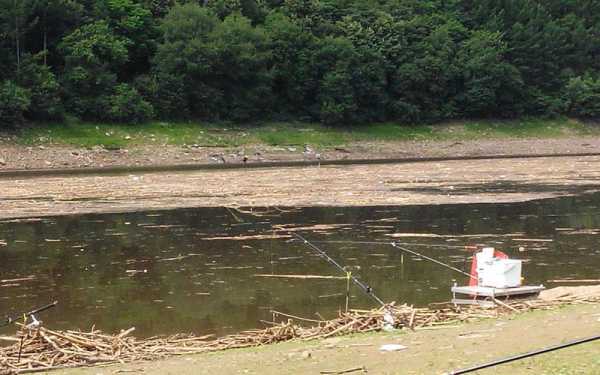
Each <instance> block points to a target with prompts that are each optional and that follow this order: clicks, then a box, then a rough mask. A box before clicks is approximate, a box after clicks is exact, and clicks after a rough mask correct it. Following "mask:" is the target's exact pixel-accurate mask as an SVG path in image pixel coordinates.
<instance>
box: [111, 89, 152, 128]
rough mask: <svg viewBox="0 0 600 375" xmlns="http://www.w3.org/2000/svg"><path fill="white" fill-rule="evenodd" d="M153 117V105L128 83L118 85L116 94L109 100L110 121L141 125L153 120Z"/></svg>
mask: <svg viewBox="0 0 600 375" xmlns="http://www.w3.org/2000/svg"><path fill="white" fill-rule="evenodd" d="M153 115H154V110H153V108H152V105H150V103H148V102H147V101H145V100H144V99H142V97H141V95H140V94H139V93H138V92H137V90H136V89H135V88H133V87H130V86H129V85H128V84H126V83H121V84H119V85H117V87H116V88H115V92H114V94H112V95H111V96H110V97H109V98H108V112H107V119H108V120H111V121H115V122H129V123H140V122H144V121H147V120H149V119H151V118H152V117H153Z"/></svg>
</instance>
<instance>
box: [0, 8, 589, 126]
mask: <svg viewBox="0 0 600 375" xmlns="http://www.w3.org/2000/svg"><path fill="white" fill-rule="evenodd" d="M0 9H3V12H0V81H2V82H4V81H12V82H15V83H16V84H17V85H19V86H20V87H22V88H25V89H27V90H28V92H29V95H30V101H31V103H30V105H29V107H28V109H27V111H25V113H24V115H25V118H26V119H34V120H48V119H53V118H59V117H60V116H61V115H62V114H63V113H66V114H68V115H69V114H70V115H76V116H78V117H81V118H84V119H89V120H110V121H142V119H145V118H148V116H152V117H156V118H161V119H181V118H188V119H189V118H192V119H205V120H225V121H239V122H256V121H264V120H269V119H284V120H302V121H319V122H322V123H325V124H329V125H332V124H335V125H338V124H344V125H348V124H358V123H369V122H373V121H376V122H377V121H401V122H403V123H410V124H413V123H415V124H423V123H430V122H437V121H445V120H451V119H455V118H480V117H515V116H530V115H533V116H560V115H566V114H569V115H574V116H581V117H596V116H597V112H598V109H597V108H596V107H597V104H596V95H597V82H598V77H599V76H600V59H599V58H598V56H600V32H598V30H599V28H600V5H599V4H598V2H597V1H590V0H551V1H540V0H450V1H448V0H208V1H198V0H19V1H14V0H0ZM31 56H36V58H35V59H34V60H35V61H34V60H32V59H31ZM127 103H128V104H127ZM128 105H131V106H133V107H134V108H133V109H132V108H130V107H129V106H128ZM149 108H152V109H153V110H149ZM119 110H122V111H123V113H122V114H118V113H117V111H119Z"/></svg>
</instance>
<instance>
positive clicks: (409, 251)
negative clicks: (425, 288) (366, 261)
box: [315, 241, 477, 279]
mask: <svg viewBox="0 0 600 375" xmlns="http://www.w3.org/2000/svg"><path fill="white" fill-rule="evenodd" d="M315 242H316V243H339V244H357V245H391V246H392V247H394V248H396V249H398V250H401V251H404V252H407V253H409V254H412V255H415V256H417V257H419V258H423V259H425V260H428V261H430V262H433V263H435V264H438V265H440V266H442V267H446V268H448V269H451V270H452V271H456V272H458V273H461V274H463V275H465V276H468V277H470V278H472V279H477V278H476V277H475V276H473V275H471V274H470V273H467V272H465V271H463V270H461V269H458V268H456V267H453V266H451V265H449V264H446V263H444V262H441V261H439V260H437V259H434V258H431V257H428V256H427V255H423V254H421V253H418V252H416V251H413V250H410V249H407V248H406V247H403V246H400V245H403V244H404V243H403V242H383V241H315ZM438 246H443V245H438ZM446 247H448V248H450V246H446ZM455 247H457V248H462V249H464V248H467V249H471V248H474V249H477V247H476V246H455Z"/></svg>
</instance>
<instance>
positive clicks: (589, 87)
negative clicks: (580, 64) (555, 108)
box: [565, 74, 600, 119]
mask: <svg viewBox="0 0 600 375" xmlns="http://www.w3.org/2000/svg"><path fill="white" fill-rule="evenodd" d="M565 99H566V106H567V110H568V113H569V114H570V115H572V116H576V117H582V118H593V119H598V118H600V77H598V76H597V75H596V76H594V75H592V74H586V75H584V76H580V77H575V78H572V79H571V80H569V82H568V84H567V86H566V87H565Z"/></svg>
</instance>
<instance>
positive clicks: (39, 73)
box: [19, 56, 64, 121]
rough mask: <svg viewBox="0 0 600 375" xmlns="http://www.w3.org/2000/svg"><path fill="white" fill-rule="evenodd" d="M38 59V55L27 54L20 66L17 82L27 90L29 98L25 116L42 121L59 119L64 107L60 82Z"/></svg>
mask: <svg viewBox="0 0 600 375" xmlns="http://www.w3.org/2000/svg"><path fill="white" fill-rule="evenodd" d="M39 60H40V57H39V56H28V57H27V58H26V59H25V60H24V63H23V65H22V66H21V72H20V75H19V84H20V86H22V87H24V88H26V89H27V90H28V91H29V93H30V100H31V104H30V106H29V109H28V110H27V113H26V116H27V117H28V118H30V119H33V120H42V121H47V120H58V119H61V118H62V117H63V114H64V109H63V106H62V102H61V100H60V94H61V92H60V84H59V82H58V80H57V79H56V77H55V76H54V74H53V73H52V72H51V71H50V68H49V67H48V66H46V65H43V64H41V63H40V61H39Z"/></svg>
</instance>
